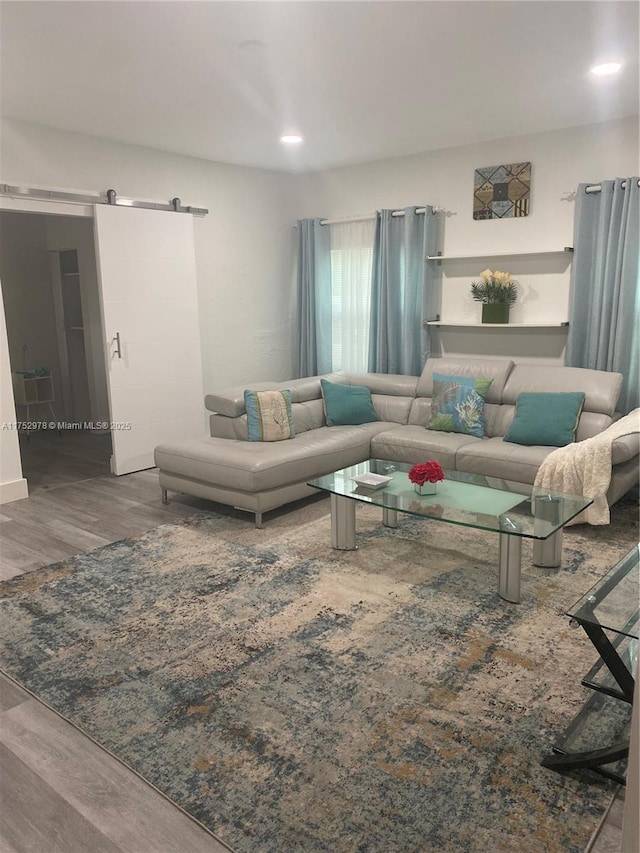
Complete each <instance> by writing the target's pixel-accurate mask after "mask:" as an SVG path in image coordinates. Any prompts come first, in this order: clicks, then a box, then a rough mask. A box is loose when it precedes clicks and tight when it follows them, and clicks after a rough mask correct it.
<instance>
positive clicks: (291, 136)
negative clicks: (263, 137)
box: [280, 133, 302, 145]
mask: <svg viewBox="0 0 640 853" xmlns="http://www.w3.org/2000/svg"><path fill="white" fill-rule="evenodd" d="M280 142H284V144H285V145H297V144H298V143H299V142H302V137H301V136H300V135H299V134H297V133H286V134H285V135H284V136H281V137H280Z"/></svg>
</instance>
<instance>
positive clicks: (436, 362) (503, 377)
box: [416, 358, 574, 403]
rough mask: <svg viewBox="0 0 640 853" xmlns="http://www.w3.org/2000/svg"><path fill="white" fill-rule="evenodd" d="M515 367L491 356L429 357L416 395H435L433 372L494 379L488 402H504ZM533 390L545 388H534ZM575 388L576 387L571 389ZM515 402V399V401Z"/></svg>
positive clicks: (510, 362)
mask: <svg viewBox="0 0 640 853" xmlns="http://www.w3.org/2000/svg"><path fill="white" fill-rule="evenodd" d="M512 369H513V362H512V361H511V360H509V361H497V360H494V359H489V358H428V359H427V361H426V363H425V366H424V370H423V371H422V376H421V377H420V379H419V380H418V386H417V388H416V397H433V374H434V373H440V374H445V375H446V376H473V377H477V378H480V379H492V380H493V382H492V383H491V385H490V386H489V391H488V392H487V402H488V403H502V390H503V388H504V387H505V384H506V382H507V379H508V377H509V375H510V373H511V370H512ZM532 390H541V391H543V390H545V389H544V388H541V389H532ZM571 390H574V389H571ZM514 403H515V401H514Z"/></svg>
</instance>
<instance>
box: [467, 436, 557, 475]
mask: <svg viewBox="0 0 640 853" xmlns="http://www.w3.org/2000/svg"><path fill="white" fill-rule="evenodd" d="M552 451H553V448H552V447H537V446H532V447H526V446H524V445H522V444H510V443H508V442H505V441H504V440H503V439H502V438H499V437H496V438H485V439H484V440H476V441H475V443H474V444H465V445H463V446H462V447H461V448H460V450H459V451H458V453H457V454H456V468H457V469H458V470H459V471H467V472H468V473H469V474H482V475H483V476H484V477H498V478H501V479H504V480H511V481H515V482H517V483H528V484H529V485H531V484H533V483H534V481H535V479H536V474H537V473H538V468H539V467H540V465H541V464H542V462H543V460H544V459H545V458H546V457H547V456H548V455H549V453H551V452H552Z"/></svg>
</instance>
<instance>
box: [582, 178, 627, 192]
mask: <svg viewBox="0 0 640 853" xmlns="http://www.w3.org/2000/svg"><path fill="white" fill-rule="evenodd" d="M626 186H627V182H626V181H623V182H622V183H621V184H620V188H621V189H624V188H625V187H626ZM638 186H639V187H640V179H639V180H638ZM584 191H585V192H586V193H599V192H602V184H592V185H591V186H590V187H585V188H584Z"/></svg>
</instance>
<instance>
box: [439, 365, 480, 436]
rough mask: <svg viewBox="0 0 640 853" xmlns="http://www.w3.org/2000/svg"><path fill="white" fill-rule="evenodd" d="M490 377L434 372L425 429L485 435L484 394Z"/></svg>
mask: <svg viewBox="0 0 640 853" xmlns="http://www.w3.org/2000/svg"><path fill="white" fill-rule="evenodd" d="M492 382H493V379H475V378H474V377H473V376H443V375H442V374H440V373H434V374H433V397H432V398H431V418H430V420H429V423H428V424H427V429H434V430H438V431H439V432H459V433H463V434H464V435H475V436H477V437H478V438H482V437H483V436H484V398H485V397H486V396H487V392H488V390H489V386H490V385H491V383H492Z"/></svg>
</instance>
